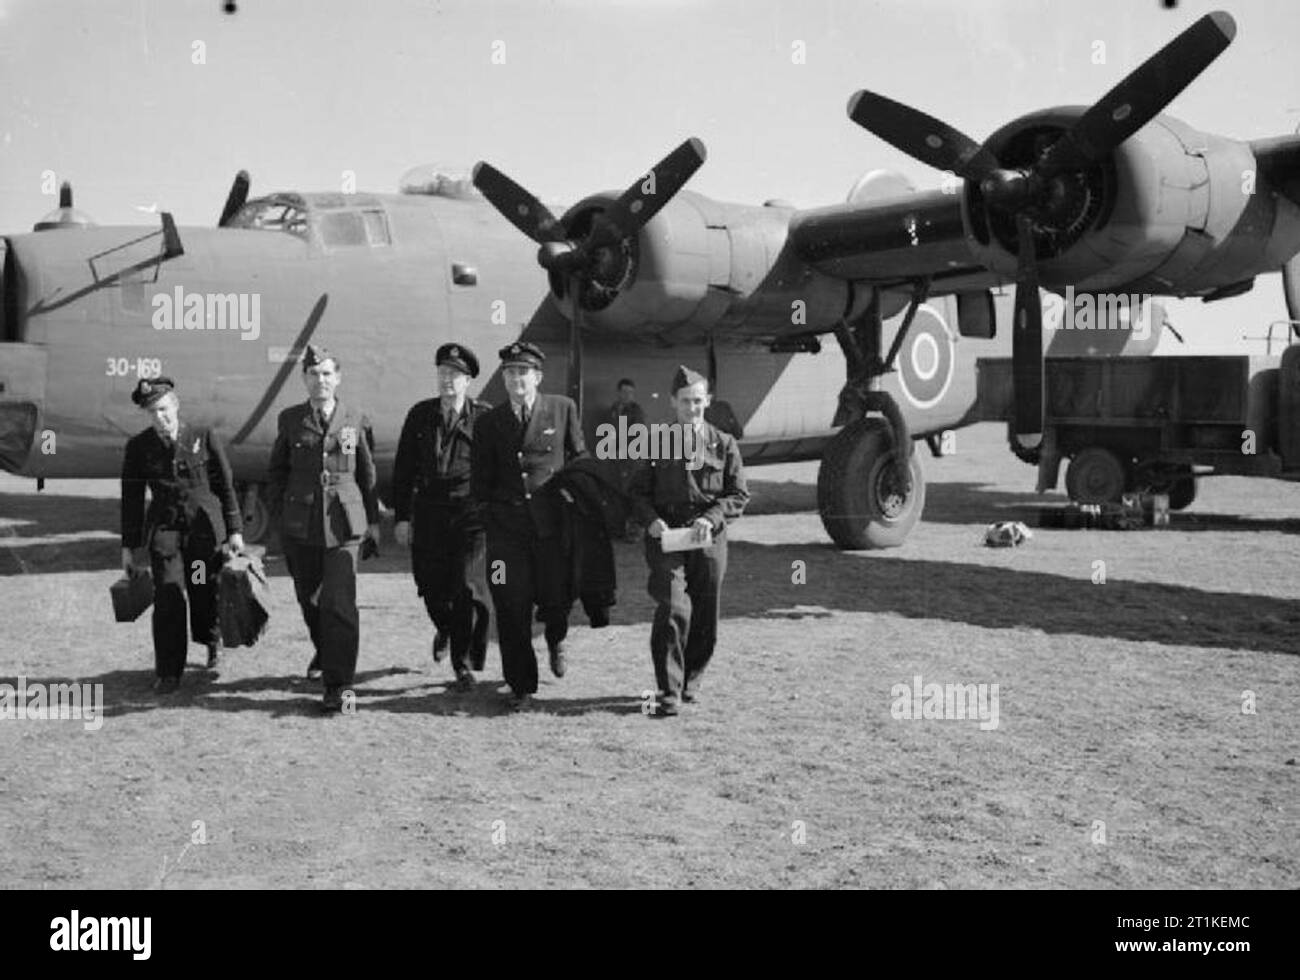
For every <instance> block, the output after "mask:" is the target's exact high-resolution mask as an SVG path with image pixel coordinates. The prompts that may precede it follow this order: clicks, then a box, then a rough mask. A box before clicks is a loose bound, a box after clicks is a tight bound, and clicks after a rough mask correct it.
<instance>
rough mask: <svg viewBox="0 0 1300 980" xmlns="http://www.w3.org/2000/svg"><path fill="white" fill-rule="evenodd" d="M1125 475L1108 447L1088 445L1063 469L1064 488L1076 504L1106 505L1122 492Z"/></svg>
mask: <svg viewBox="0 0 1300 980" xmlns="http://www.w3.org/2000/svg"><path fill="white" fill-rule="evenodd" d="M1127 482H1128V474H1127V473H1126V472H1125V471H1124V464H1123V463H1122V462H1120V459H1119V457H1118V456H1116V455H1115V454H1114V453H1113V452H1111V451H1110V450H1109V449H1103V448H1102V447H1101V446H1089V447H1088V448H1087V449H1084V450H1082V451H1080V452H1078V453H1075V455H1074V458H1073V459H1071V460H1070V467H1069V469H1067V470H1066V471H1065V491H1066V493H1068V494H1069V495H1070V499H1071V500H1073V501H1074V502H1075V503H1077V504H1109V503H1115V502H1117V501H1118V500H1119V499H1120V497H1122V496H1123V495H1124V487H1125V486H1126V485H1127Z"/></svg>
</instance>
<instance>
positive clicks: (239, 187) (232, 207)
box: [217, 170, 252, 228]
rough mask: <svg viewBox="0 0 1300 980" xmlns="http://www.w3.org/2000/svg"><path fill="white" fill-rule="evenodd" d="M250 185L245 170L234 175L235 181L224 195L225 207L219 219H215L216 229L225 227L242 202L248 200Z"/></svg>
mask: <svg viewBox="0 0 1300 980" xmlns="http://www.w3.org/2000/svg"><path fill="white" fill-rule="evenodd" d="M251 184H252V182H251V181H250V180H249V178H248V171H247V170H241V171H239V173H237V174H235V179H234V181H233V182H232V183H231V185H230V193H229V194H227V195H226V206H225V207H224V208H222V209H221V217H220V218H218V219H217V227H218V228H224V227H226V224H227V223H228V222H229V221H230V219H231V218H233V217H234V216H235V215H236V214H237V213H238V212H239V209H240V208H242V207H243V206H244V202H245V201H247V200H248V188H249V187H250V186H251Z"/></svg>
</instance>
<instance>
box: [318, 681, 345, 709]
mask: <svg viewBox="0 0 1300 980" xmlns="http://www.w3.org/2000/svg"><path fill="white" fill-rule="evenodd" d="M342 710H343V689H342V688H341V687H329V688H326V689H325V696H324V697H323V698H321V701H320V713H321V714H323V715H337V714H339V713H340V712H341V711H342Z"/></svg>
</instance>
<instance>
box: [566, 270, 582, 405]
mask: <svg viewBox="0 0 1300 980" xmlns="http://www.w3.org/2000/svg"><path fill="white" fill-rule="evenodd" d="M569 296H570V299H571V300H572V301H573V307H572V316H571V317H570V320H569V363H568V372H569V397H570V398H572V399H573V404H575V405H577V406H578V418H582V304H581V303H580V302H579V300H578V284H577V283H576V282H573V281H570V282H569Z"/></svg>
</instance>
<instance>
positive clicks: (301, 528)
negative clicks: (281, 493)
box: [280, 491, 311, 538]
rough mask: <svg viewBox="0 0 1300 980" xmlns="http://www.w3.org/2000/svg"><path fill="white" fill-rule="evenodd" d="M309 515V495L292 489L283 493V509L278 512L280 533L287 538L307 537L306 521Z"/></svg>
mask: <svg viewBox="0 0 1300 980" xmlns="http://www.w3.org/2000/svg"><path fill="white" fill-rule="evenodd" d="M310 515H311V497H310V496H305V497H304V496H303V495H301V494H298V493H293V492H292V491H291V492H289V493H287V494H285V498H284V509H283V510H282V511H281V513H280V533H281V534H282V535H283V536H284V537H287V538H305V537H307V522H308V519H309V517H310Z"/></svg>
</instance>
